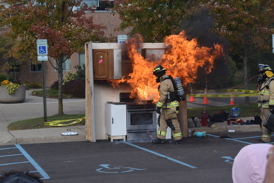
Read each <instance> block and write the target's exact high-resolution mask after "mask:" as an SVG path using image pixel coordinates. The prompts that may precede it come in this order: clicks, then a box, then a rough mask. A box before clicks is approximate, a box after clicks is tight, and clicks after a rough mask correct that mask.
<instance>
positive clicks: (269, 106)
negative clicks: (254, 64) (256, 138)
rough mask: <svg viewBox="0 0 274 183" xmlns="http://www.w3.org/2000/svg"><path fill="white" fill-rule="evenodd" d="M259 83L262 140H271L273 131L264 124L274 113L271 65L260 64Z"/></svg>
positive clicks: (273, 85)
mask: <svg viewBox="0 0 274 183" xmlns="http://www.w3.org/2000/svg"><path fill="white" fill-rule="evenodd" d="M258 66H259V73H260V75H259V77H258V79H257V81H258V83H259V94H258V107H259V108H260V118H261V120H262V122H261V127H262V137H261V138H260V141H261V142H270V137H271V131H270V130H269V129H267V128H265V127H264V126H263V123H264V122H265V121H266V119H267V117H268V116H269V114H270V113H274V82H271V81H272V80H273V79H274V77H273V76H274V73H273V71H272V69H271V68H270V66H269V65H267V64H259V65H258Z"/></svg>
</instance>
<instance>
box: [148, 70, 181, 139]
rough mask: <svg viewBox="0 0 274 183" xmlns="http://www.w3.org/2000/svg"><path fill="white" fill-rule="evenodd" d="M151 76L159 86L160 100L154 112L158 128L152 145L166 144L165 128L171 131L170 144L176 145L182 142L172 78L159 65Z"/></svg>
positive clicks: (177, 104)
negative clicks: (156, 116) (154, 77)
mask: <svg viewBox="0 0 274 183" xmlns="http://www.w3.org/2000/svg"><path fill="white" fill-rule="evenodd" d="M153 74H154V75H155V76H156V82H157V83H160V85H159V88H158V90H159V95H160V99H159V101H158V102H157V104H156V107H157V108H156V111H157V113H158V114H159V115H160V116H159V118H160V120H159V128H158V131H157V138H156V139H154V140H153V141H152V143H154V144H164V143H166V132H167V127H170V129H171V130H172V137H173V139H172V140H171V141H170V143H173V144H178V143H181V142H182V141H181V140H182V132H181V129H180V124H179V121H178V116H177V114H178V111H179V102H178V101H177V98H176V96H175V92H174V90H175V86H174V84H173V78H172V77H171V76H169V75H166V69H164V68H163V67H162V66H161V65H157V66H156V67H155V68H154V70H153Z"/></svg>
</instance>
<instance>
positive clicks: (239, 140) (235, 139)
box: [207, 134, 274, 144]
mask: <svg viewBox="0 0 274 183" xmlns="http://www.w3.org/2000/svg"><path fill="white" fill-rule="evenodd" d="M207 136H210V137H215V138H220V137H221V136H218V135H212V134H207ZM259 137H261V136H251V137H241V138H224V139H226V140H230V141H234V142H240V143H244V144H257V143H251V142H246V141H243V140H244V139H250V138H259ZM242 139H243V140H242ZM261 143H263V142H261ZM273 143H274V142H269V144H273Z"/></svg>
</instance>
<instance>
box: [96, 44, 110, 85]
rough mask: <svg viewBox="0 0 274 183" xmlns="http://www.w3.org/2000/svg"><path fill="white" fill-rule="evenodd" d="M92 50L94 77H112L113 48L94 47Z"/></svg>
mask: <svg viewBox="0 0 274 183" xmlns="http://www.w3.org/2000/svg"><path fill="white" fill-rule="evenodd" d="M92 51H93V52H92V55H93V73H94V79H96V80H108V79H114V59H113V49H96V50H92Z"/></svg>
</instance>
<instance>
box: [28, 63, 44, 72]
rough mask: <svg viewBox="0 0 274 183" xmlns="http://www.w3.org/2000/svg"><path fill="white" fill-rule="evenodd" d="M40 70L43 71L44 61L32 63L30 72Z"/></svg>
mask: <svg viewBox="0 0 274 183" xmlns="http://www.w3.org/2000/svg"><path fill="white" fill-rule="evenodd" d="M40 71H42V63H36V64H33V63H31V64H30V72H40Z"/></svg>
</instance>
